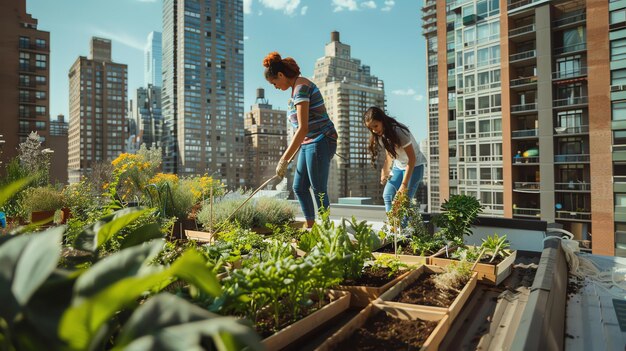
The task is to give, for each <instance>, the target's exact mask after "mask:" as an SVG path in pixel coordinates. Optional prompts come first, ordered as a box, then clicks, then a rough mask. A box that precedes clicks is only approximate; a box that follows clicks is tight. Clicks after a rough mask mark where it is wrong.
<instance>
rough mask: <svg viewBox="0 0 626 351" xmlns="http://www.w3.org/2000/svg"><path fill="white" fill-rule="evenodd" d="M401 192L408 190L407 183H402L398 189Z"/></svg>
mask: <svg viewBox="0 0 626 351" xmlns="http://www.w3.org/2000/svg"><path fill="white" fill-rule="evenodd" d="M398 192H399V193H403V192H406V184H404V183H402V185H400V188H399V189H398Z"/></svg>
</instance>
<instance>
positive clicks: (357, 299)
mask: <svg viewBox="0 0 626 351" xmlns="http://www.w3.org/2000/svg"><path fill="white" fill-rule="evenodd" d="M409 273H411V271H407V272H406V273H403V274H400V275H399V276H397V277H396V278H394V279H393V280H391V281H390V282H388V283H386V284H385V285H383V286H378V287H374V286H362V285H340V286H338V287H337V289H339V290H344V291H349V292H350V294H352V297H351V299H350V306H352V307H365V306H367V305H369V303H370V302H372V301H374V300H376V299H377V298H378V297H379V296H380V295H382V294H383V293H384V292H385V291H387V290H389V289H390V288H391V287H392V286H394V285H396V284H397V283H398V282H399V281H400V280H402V279H403V278H404V277H406V276H407V275H409Z"/></svg>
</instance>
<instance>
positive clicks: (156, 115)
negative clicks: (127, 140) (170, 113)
mask: <svg viewBox="0 0 626 351" xmlns="http://www.w3.org/2000/svg"><path fill="white" fill-rule="evenodd" d="M132 109H133V111H132V112H133V117H134V118H133V119H134V120H135V121H136V123H137V126H138V136H139V137H140V140H141V143H143V144H146V146H147V147H149V148H152V147H161V144H162V137H163V135H162V133H163V115H162V113H161V88H160V87H158V86H153V85H151V84H148V88H143V87H142V88H138V89H137V91H136V94H135V101H134V103H133V107H132Z"/></svg>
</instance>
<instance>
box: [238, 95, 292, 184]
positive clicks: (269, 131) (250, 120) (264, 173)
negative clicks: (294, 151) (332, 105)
mask: <svg viewBox="0 0 626 351" xmlns="http://www.w3.org/2000/svg"><path fill="white" fill-rule="evenodd" d="M244 128H245V133H246V137H245V152H246V171H245V172H246V187H248V188H252V189H256V188H257V187H259V186H260V185H261V184H262V183H263V182H264V181H265V180H267V179H268V178H270V177H272V176H274V174H275V167H276V165H277V164H278V161H280V157H281V156H282V154H283V152H284V151H285V149H286V148H287V112H286V111H283V110H275V109H273V108H272V105H270V104H269V102H268V101H267V99H265V90H263V89H262V88H258V89H257V98H256V103H255V104H254V105H252V107H251V108H250V112H248V113H246V118H245V120H244Z"/></svg>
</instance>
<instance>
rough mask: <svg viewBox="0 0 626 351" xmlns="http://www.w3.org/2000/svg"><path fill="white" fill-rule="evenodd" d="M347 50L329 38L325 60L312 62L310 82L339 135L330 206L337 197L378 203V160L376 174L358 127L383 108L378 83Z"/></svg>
mask: <svg viewBox="0 0 626 351" xmlns="http://www.w3.org/2000/svg"><path fill="white" fill-rule="evenodd" d="M350 49H351V48H350V45H347V44H345V43H342V42H341V41H340V40H339V32H332V33H331V40H330V43H328V44H326V47H325V54H324V57H322V58H319V59H317V61H316V63H315V70H314V74H313V79H312V80H313V82H314V83H315V84H316V85H317V86H318V87H319V89H320V91H321V93H322V96H323V97H324V102H325V104H326V109H327V111H328V115H329V116H330V118H331V119H332V121H333V122H334V123H335V128H336V129H337V133H338V134H339V140H338V143H337V155H336V156H335V157H334V158H333V161H332V163H331V169H330V175H329V181H328V188H329V189H328V192H329V195H330V199H331V201H337V200H338V198H340V197H371V198H372V200H373V201H374V202H375V203H382V189H383V188H382V186H381V185H380V167H381V165H382V161H384V160H383V157H379V160H378V163H377V169H376V170H374V169H373V168H372V165H371V161H370V160H371V157H370V153H369V151H368V145H369V136H370V132H369V131H368V130H367V128H366V127H365V126H364V124H363V113H364V112H365V111H366V110H367V108H368V107H370V106H378V107H380V108H381V109H383V110H384V109H385V87H384V84H383V81H382V80H380V79H378V78H377V77H376V76H373V75H372V74H371V73H370V67H369V66H367V65H364V64H361V61H360V60H359V59H356V58H353V57H352V56H351V55H350Z"/></svg>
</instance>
